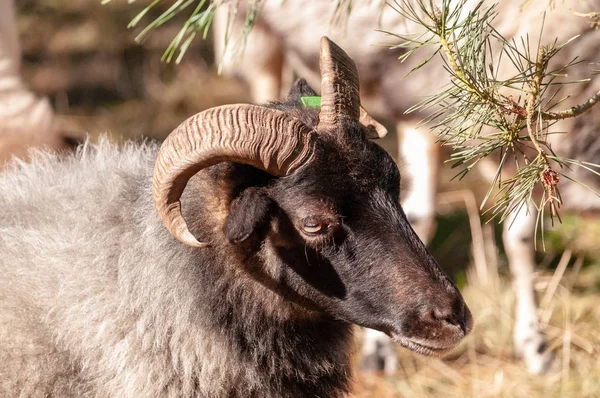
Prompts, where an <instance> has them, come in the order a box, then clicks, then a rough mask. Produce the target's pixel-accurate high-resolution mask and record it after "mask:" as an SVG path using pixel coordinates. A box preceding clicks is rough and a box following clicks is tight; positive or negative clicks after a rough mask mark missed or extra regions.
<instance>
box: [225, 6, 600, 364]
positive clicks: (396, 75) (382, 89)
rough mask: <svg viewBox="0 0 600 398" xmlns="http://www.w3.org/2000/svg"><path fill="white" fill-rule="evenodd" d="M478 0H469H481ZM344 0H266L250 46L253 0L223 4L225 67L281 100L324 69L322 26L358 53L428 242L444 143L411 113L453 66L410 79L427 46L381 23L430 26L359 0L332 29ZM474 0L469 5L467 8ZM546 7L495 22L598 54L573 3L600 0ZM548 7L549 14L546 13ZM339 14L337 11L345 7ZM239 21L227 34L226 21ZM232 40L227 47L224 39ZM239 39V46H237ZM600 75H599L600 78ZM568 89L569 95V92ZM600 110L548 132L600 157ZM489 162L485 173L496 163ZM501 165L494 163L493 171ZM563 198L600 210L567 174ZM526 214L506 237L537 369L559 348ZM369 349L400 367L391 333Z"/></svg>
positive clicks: (579, 52)
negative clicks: (319, 46) (418, 48)
mask: <svg viewBox="0 0 600 398" xmlns="http://www.w3.org/2000/svg"><path fill="white" fill-rule="evenodd" d="M477 2H478V1H477V0H475V1H473V2H469V3H470V4H476V3H477ZM337 3H339V2H333V1H329V2H327V1H323V2H318V4H317V3H311V6H310V7H307V6H306V4H305V2H302V1H297V0H287V1H285V2H281V1H278V0H267V1H265V2H264V5H263V8H262V11H261V13H260V17H259V18H258V19H257V22H256V24H255V27H254V28H253V30H252V31H251V32H250V34H249V35H248V37H247V40H245V41H244V47H243V52H241V51H240V49H241V47H240V46H239V44H238V43H236V42H235V40H234V39H235V38H236V37H237V36H238V34H239V32H240V31H241V30H242V29H243V27H244V21H243V17H244V15H245V13H244V10H243V7H244V6H245V4H246V2H239V3H238V2H236V3H234V4H235V5H236V6H239V7H242V9H241V10H238V11H237V12H234V13H233V14H231V15H233V16H234V19H233V20H231V21H230V20H229V15H230V13H229V10H228V9H227V8H226V7H225V8H220V9H218V10H217V14H216V18H215V29H216V33H215V52H216V54H217V55H219V56H222V55H223V54H224V55H225V56H224V57H223V59H222V60H221V61H220V62H221V67H222V70H223V71H224V73H226V74H229V75H236V76H238V77H241V78H242V79H243V80H244V81H245V82H246V83H247V85H248V87H249V89H250V93H251V95H252V97H253V98H254V99H255V100H257V101H265V100H270V99H274V98H277V97H278V96H279V93H280V91H281V89H282V87H285V86H286V81H288V80H289V78H288V76H289V75H292V74H293V73H294V72H295V73H298V74H300V75H302V76H306V77H308V81H309V82H311V83H312V82H314V81H315V80H316V79H317V77H318V75H317V73H318V62H316V61H317V59H318V54H317V52H316V51H315V49H314V45H313V43H315V42H316V41H317V40H318V37H320V35H323V34H329V35H332V37H334V38H335V40H336V41H338V42H340V43H343V47H344V48H345V49H346V50H347V51H348V52H349V54H350V55H351V56H352V57H353V59H354V60H355V61H356V63H357V65H358V66H359V71H360V73H361V75H360V78H361V83H362V91H363V93H364V95H363V99H364V100H365V107H366V108H367V109H369V110H370V111H373V112H375V113H377V114H378V115H379V116H382V117H385V118H387V119H388V120H391V121H393V122H394V123H395V125H396V127H397V131H398V134H399V137H400V140H399V154H400V158H401V163H402V170H403V176H404V180H408V181H409V184H410V188H409V189H407V190H406V191H407V192H408V193H407V195H405V198H404V200H403V203H402V206H403V208H404V210H405V211H406V214H407V216H408V219H409V220H410V222H411V225H412V226H413V228H414V229H415V231H416V232H417V234H418V235H419V237H420V238H421V239H422V240H423V241H424V242H428V241H429V240H430V239H431V236H432V234H433V232H434V229H435V204H436V193H437V186H438V174H439V165H440V159H439V156H440V155H439V147H438V146H437V145H436V143H435V140H436V138H435V136H434V135H433V134H430V133H429V132H428V131H427V128H425V127H421V128H417V127H416V126H417V125H418V124H419V122H420V120H421V119H422V118H424V117H425V116H426V115H424V114H414V115H407V114H406V111H407V110H408V109H409V108H410V107H412V106H413V105H415V104H416V103H417V102H418V101H419V100H421V99H423V98H424V97H425V96H427V95H431V94H434V93H436V92H438V91H439V90H438V89H439V87H440V86H442V85H443V84H445V83H447V73H446V71H445V70H444V69H443V68H444V65H443V64H442V63H441V62H431V63H430V64H429V65H428V66H427V68H428V69H425V70H420V71H418V72H416V73H414V74H412V75H410V77H409V78H406V79H405V76H406V75H407V74H408V72H409V71H410V70H411V69H412V68H413V67H415V66H417V65H419V64H420V63H421V62H422V61H423V60H424V59H426V58H427V57H428V56H429V54H427V53H424V54H421V58H419V52H417V53H415V54H413V55H412V56H411V57H409V58H408V60H407V61H404V62H402V63H401V62H399V61H398V57H399V55H401V54H402V51H403V50H402V49H398V48H396V49H393V50H390V48H389V47H390V46H392V45H394V44H398V39H397V38H395V37H394V36H390V35H387V36H386V35H384V34H383V33H381V32H379V31H376V28H379V29H381V30H384V31H388V32H391V33H397V34H402V35H406V34H408V33H414V32H419V30H420V29H422V27H419V26H417V25H415V24H414V23H413V22H411V21H407V20H405V19H404V18H403V16H401V15H400V14H399V13H397V12H396V11H394V10H393V9H392V7H389V6H386V4H385V2H383V1H369V0H364V1H355V2H352V10H351V13H350V15H349V16H348V19H347V21H346V23H345V25H344V26H345V27H343V28H336V27H331V21H332V19H334V18H335V16H336V12H337V11H339V8H337ZM469 3H468V4H467V5H466V6H465V9H469ZM554 8H555V9H553V10H549V9H548V3H547V2H538V3H535V4H534V3H532V4H530V5H528V6H527V7H526V8H525V10H522V8H521V4H519V2H510V1H505V2H500V3H499V4H497V5H496V11H497V12H498V15H499V16H498V20H497V21H496V22H497V24H496V26H495V27H496V28H497V29H498V31H499V32H500V33H502V34H503V35H504V36H505V37H508V38H509V39H510V38H515V39H516V41H517V43H519V42H520V37H525V36H526V35H529V36H528V39H527V40H528V41H529V42H531V43H537V42H538V36H539V32H540V30H541V25H542V23H543V21H545V23H544V37H545V38H547V40H548V41H552V40H554V38H558V40H559V41H565V40H568V39H570V38H572V37H574V36H576V35H581V36H580V37H579V39H578V40H576V41H574V42H573V43H571V44H570V45H568V46H566V47H565V48H564V49H563V50H562V51H561V53H560V54H559V56H556V57H555V58H554V60H555V61H556V62H557V65H558V64H562V65H565V64H567V63H569V62H570V61H571V60H572V59H573V58H575V57H578V58H579V60H586V61H588V62H591V61H598V59H599V57H600V52H599V50H598V49H599V47H598V45H597V43H598V41H599V40H600V30H598V29H594V27H593V26H590V24H589V23H587V22H586V21H585V20H582V19H581V18H579V17H577V16H575V15H574V13H573V12H572V10H570V8H572V9H573V10H575V11H579V12H580V13H587V12H591V11H597V10H598V9H600V1H598V0H593V1H578V2H569V4H566V3H565V4H555V5H554ZM544 11H548V12H547V15H546V16H545V17H544V15H543V12H544ZM338 15H339V14H338ZM228 27H229V29H231V31H230V32H229V34H228V35H226V34H225V32H226V31H227V29H228ZM226 36H227V37H230V38H233V39H232V40H231V41H230V45H229V46H228V48H227V52H225V42H224V38H225V37H226ZM231 44H232V45H231ZM504 60H505V61H504V62H503V67H504V69H505V70H508V69H510V67H511V65H512V64H511V63H510V61H509V60H508V58H507V57H505V58H504ZM590 72H591V68H590V67H589V64H588V63H587V62H584V63H580V64H576V65H575V66H574V67H572V68H570V69H569V70H568V73H569V77H568V78H569V80H577V79H586V78H587V77H589V75H590ZM596 80H597V79H596ZM573 87H574V89H571V91H570V92H569V94H570V95H571V98H570V99H569V100H568V101H567V102H565V103H564V104H562V106H565V107H567V106H573V105H576V104H581V103H583V102H585V101H586V100H587V99H588V98H590V97H591V96H592V95H593V94H594V93H596V92H597V91H598V87H597V84H594V83H593V82H587V83H584V84H580V85H576V86H573ZM561 96H562V94H561ZM598 114H599V112H597V111H593V114H592V112H589V113H588V114H585V115H583V116H582V117H580V118H576V119H571V120H564V121H561V122H559V123H557V124H556V125H554V126H553V128H552V131H555V132H556V131H562V132H565V131H568V132H572V133H571V134H570V135H556V134H552V135H550V138H549V139H550V140H551V141H552V148H553V150H554V151H556V152H557V153H558V154H559V155H561V156H565V157H569V158H575V159H579V160H583V161H589V162H594V163H598V162H599V161H600V150H599V149H598V146H597V145H595V144H594V142H595V141H597V140H596V138H597V136H598V127H597V126H598V125H599V124H600V120H599V119H600V118H599V117H598ZM489 166H490V163H488V164H487V167H486V168H485V171H486V173H487V171H489V170H490V167H489ZM496 167H497V164H495V165H492V170H493V171H492V172H491V173H487V174H490V175H491V176H494V174H495V170H496ZM575 177H576V178H577V179H579V180H582V181H584V183H586V184H587V185H588V186H591V187H593V188H595V189H597V188H598V187H600V182H599V181H598V179H597V178H594V176H593V175H592V174H591V173H588V174H586V173H580V171H577V174H576V175H575ZM561 185H562V186H563V189H562V190H561V192H562V193H563V198H564V203H565V204H566V205H567V206H569V205H571V206H573V208H574V210H597V209H600V203H599V200H598V198H597V197H596V196H595V195H593V194H592V193H591V192H589V191H586V190H585V189H584V188H582V187H581V186H576V185H574V184H571V183H570V182H569V181H563V182H561ZM529 210H530V212H529V213H527V212H526V211H525V210H524V209H523V210H522V211H521V212H519V214H518V215H516V216H517V220H516V221H513V220H512V219H511V220H508V221H507V222H506V223H505V226H506V227H508V226H509V225H512V228H510V229H508V228H506V229H505V232H504V235H503V238H504V241H505V248H506V251H507V255H508V259H509V266H510V268H511V273H512V274H513V277H514V288H515V293H516V296H517V313H516V326H515V336H514V344H515V351H516V352H517V353H518V354H519V355H522V356H523V359H524V361H525V363H526V365H527V367H528V369H529V371H530V372H532V373H542V372H544V371H545V370H546V369H547V368H548V366H549V364H550V363H551V359H552V355H550V353H549V352H547V350H546V342H545V338H544V335H543V331H542V330H541V327H540V326H539V323H538V320H537V315H536V310H537V305H536V301H535V295H534V290H533V273H534V268H535V267H534V265H535V264H534V244H533V241H534V239H533V237H534V226H535V208H533V207H531V208H530V209H529ZM364 352H365V353H366V354H368V355H366V357H367V361H366V363H365V365H366V366H368V367H372V366H373V365H374V364H376V365H377V366H382V365H383V367H384V368H385V370H386V371H388V372H393V371H394V369H395V355H394V349H393V347H390V344H389V340H388V339H386V338H385V337H384V336H383V335H381V334H380V333H373V332H371V331H367V332H366V334H365V343H364Z"/></svg>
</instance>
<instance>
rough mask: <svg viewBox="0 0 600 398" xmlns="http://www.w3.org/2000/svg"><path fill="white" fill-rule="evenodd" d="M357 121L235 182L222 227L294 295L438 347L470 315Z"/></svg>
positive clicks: (430, 349)
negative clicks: (252, 178)
mask: <svg viewBox="0 0 600 398" xmlns="http://www.w3.org/2000/svg"><path fill="white" fill-rule="evenodd" d="M362 129H363V128H362V126H360V125H359V124H357V123H349V124H348V126H345V128H344V131H343V132H341V133H340V136H339V137H336V136H335V135H331V134H327V135H323V136H322V140H321V142H319V146H318V151H317V156H316V159H315V160H314V161H313V162H312V163H311V164H309V165H307V166H305V167H303V168H301V169H300V170H298V171H297V172H295V173H294V174H292V175H290V176H287V177H283V178H277V179H275V178H273V179H270V180H266V181H264V183H263V184H262V186H260V187H257V186H251V187H248V188H246V189H243V190H241V192H240V194H239V195H238V196H237V198H236V199H234V201H233V202H232V205H231V206H230V212H229V216H228V219H227V223H226V226H225V234H226V235H227V237H228V239H229V240H230V241H231V242H232V243H234V244H235V245H237V247H239V248H240V251H241V252H242V253H243V257H244V258H245V261H247V262H248V263H253V262H254V263H258V264H259V265H258V266H257V267H255V268H254V269H260V272H265V273H266V274H268V279H270V280H272V281H275V283H273V286H276V288H277V290H278V291H279V292H280V294H282V295H284V296H286V297H287V298H289V299H290V300H292V301H295V302H297V303H300V304H301V305H303V306H305V307H307V308H309V309H313V310H314V309H316V310H319V311H323V312H325V313H327V314H329V315H330V316H332V317H334V318H336V319H340V320H343V321H346V322H351V323H356V324H358V325H361V326H365V327H369V328H373V329H377V330H381V331H383V332H385V333H387V334H389V335H390V336H391V337H393V338H394V340H395V341H396V342H398V343H399V344H401V345H403V346H405V347H408V348H410V349H412V350H415V351H417V352H420V353H423V354H434V353H441V352H444V351H446V350H448V349H450V348H452V347H454V346H455V345H456V344H457V343H458V342H459V341H460V340H461V339H462V338H463V337H464V336H465V335H466V334H467V333H468V332H469V331H470V329H471V325H472V319H471V314H470V312H469V310H468V308H467V307H466V305H465V303H464V301H463V299H462V297H461V295H460V293H459V291H458V289H457V288H456V286H455V285H454V284H453V283H452V281H450V280H449V279H448V277H447V276H446V275H444V273H443V272H442V271H441V269H440V268H439V266H438V264H437V262H436V261H435V259H434V258H433V257H432V256H431V254H430V253H429V252H428V250H427V249H426V248H425V246H424V245H423V243H422V242H421V241H420V240H419V238H418V237H417V235H416V234H415V232H414V231H413V230H412V228H411V227H410V225H409V223H408V221H407V220H406V216H405V215H404V212H403V211H402V208H401V206H400V204H399V202H398V198H399V197H400V192H399V189H400V188H399V184H400V176H399V172H398V168H397V166H396V165H395V163H394V162H393V160H392V159H391V157H390V156H389V155H388V154H387V153H386V152H385V151H384V150H383V149H381V148H380V147H379V146H378V145H376V144H375V143H373V142H370V141H368V140H366V139H364V131H362ZM260 272H259V273H260ZM259 279H261V278H259ZM261 280H262V281H264V278H262V279H261Z"/></svg>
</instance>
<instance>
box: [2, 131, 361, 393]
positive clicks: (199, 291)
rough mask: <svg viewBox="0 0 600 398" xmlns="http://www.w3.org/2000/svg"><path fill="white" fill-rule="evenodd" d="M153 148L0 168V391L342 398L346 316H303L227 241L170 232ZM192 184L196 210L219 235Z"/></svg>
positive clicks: (88, 151)
mask: <svg viewBox="0 0 600 398" xmlns="http://www.w3.org/2000/svg"><path fill="white" fill-rule="evenodd" d="M157 151H158V146H157V145H155V144H149V143H141V144H126V145H124V146H122V147H117V146H115V145H112V144H110V143H108V142H107V141H106V140H101V141H100V143H99V144H98V145H91V144H89V143H86V144H85V146H84V147H82V148H80V150H79V151H78V153H77V154H76V155H72V156H67V157H60V156H57V155H52V154H38V155H36V156H34V159H33V161H32V163H31V164H26V163H20V162H19V161H14V162H13V163H12V164H11V165H9V166H8V167H7V169H6V170H5V171H4V172H3V173H2V174H1V175H0V206H2V208H3V209H4V210H3V211H2V212H1V213H0V253H1V255H0V273H1V274H2V278H0V396H38V395H43V396H57V397H58V396H60V397H70V396H72V397H82V396H83V397H85V396H94V397H133V396H135V397H185V396H198V397H300V396H311V397H313V396H320V397H339V396H343V395H344V394H345V392H347V391H348V389H349V379H350V364H349V363H350V354H351V349H350V346H351V341H352V336H351V328H350V325H348V324H346V323H343V322H339V321H335V320H332V319H330V318H328V317H326V316H321V315H314V316H310V317H307V316H299V317H295V316H294V311H293V308H294V306H293V305H291V304H290V303H288V302H286V301H285V299H283V298H282V297H280V296H279V295H278V294H276V293H274V292H273V291H271V290H269V289H268V288H266V287H264V286H263V285H261V284H260V283H259V282H257V281H255V280H253V279H252V278H251V277H250V276H249V275H248V274H247V273H245V272H244V271H243V270H242V269H241V268H242V267H240V266H239V264H238V263H237V261H238V260H236V258H235V257H233V256H231V255H230V254H229V252H228V250H226V249H225V248H223V247H219V246H218V245H217V246H216V247H212V248H209V249H193V248H190V247H187V246H185V245H183V244H181V243H179V242H178V241H176V240H175V239H174V238H173V237H171V235H170V234H169V233H168V232H167V231H166V230H165V228H164V227H163V226H162V224H161V223H160V220H159V219H158V217H157V215H156V213H155V210H154V205H153V203H152V198H151V176H152V168H153V164H154V159H155V158H156V153H157ZM206 174H207V175H208V173H206ZM195 181H196V180H194V179H193V180H192V181H190V186H189V187H188V191H190V192H193V193H194V197H189V198H188V199H187V206H188V210H187V211H188V212H190V213H191V214H195V215H197V217H198V219H197V220H196V223H200V224H202V223H205V224H207V225H206V228H207V230H210V231H212V232H211V233H213V232H214V231H218V230H219V229H220V228H222V226H221V225H211V222H213V220H212V219H211V217H210V215H209V213H210V210H211V209H210V208H207V207H208V205H207V203H208V202H210V200H209V198H210V197H211V193H210V192H204V191H203V187H204V186H203V185H201V184H199V183H197V182H195ZM188 196H191V195H188ZM184 199H185V198H184Z"/></svg>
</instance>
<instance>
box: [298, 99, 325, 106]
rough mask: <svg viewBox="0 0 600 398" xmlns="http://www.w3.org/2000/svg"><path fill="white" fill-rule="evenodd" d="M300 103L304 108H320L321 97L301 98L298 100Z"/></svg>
mask: <svg viewBox="0 0 600 398" xmlns="http://www.w3.org/2000/svg"><path fill="white" fill-rule="evenodd" d="M300 100H301V101H302V105H304V107H305V108H320V107H321V97H302V98H300Z"/></svg>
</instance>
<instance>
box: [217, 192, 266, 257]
mask: <svg viewBox="0 0 600 398" xmlns="http://www.w3.org/2000/svg"><path fill="white" fill-rule="evenodd" d="M272 206H273V202H272V201H271V199H270V198H269V197H268V196H267V194H266V192H265V191H264V190H263V189H261V188H258V187H250V188H247V189H245V190H244V191H243V192H242V193H241V195H240V196H238V197H237V198H235V199H234V200H233V201H232V202H231V206H230V208H229V215H228V216H227V221H226V222H225V226H224V227H223V232H224V233H225V236H226V237H227V239H228V240H229V242H231V243H233V244H234V245H243V247H244V248H245V249H249V250H252V251H256V250H257V249H258V246H259V244H260V242H261V240H262V239H264V237H265V235H266V233H267V228H268V221H269V219H270V213H271V208H272Z"/></svg>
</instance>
